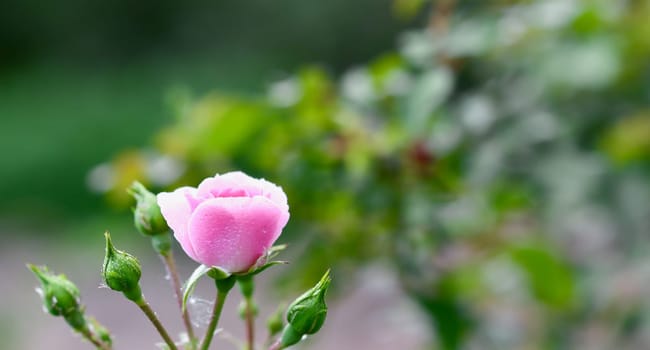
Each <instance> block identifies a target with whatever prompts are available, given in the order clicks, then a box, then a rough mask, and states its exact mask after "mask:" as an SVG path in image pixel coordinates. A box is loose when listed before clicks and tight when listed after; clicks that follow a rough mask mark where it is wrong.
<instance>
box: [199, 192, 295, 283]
mask: <svg viewBox="0 0 650 350" xmlns="http://www.w3.org/2000/svg"><path fill="white" fill-rule="evenodd" d="M288 220H289V213H288V212H287V211H283V210H282V209H280V208H279V207H278V206H277V205H276V204H274V203H273V202H271V200H269V199H268V198H266V197H263V196H256V197H253V198H247V197H236V198H232V197H231V198H213V199H209V200H206V201H204V202H203V203H201V204H200V205H199V206H198V207H197V208H196V210H195V211H194V213H193V214H192V216H191V218H190V223H189V226H188V228H189V232H190V235H189V236H190V241H191V243H192V246H193V247H195V252H196V256H197V258H198V259H197V261H199V262H201V263H203V264H205V265H208V266H218V267H220V268H222V269H225V270H226V271H229V272H232V273H236V272H243V271H246V270H248V269H249V268H250V267H252V266H253V264H255V262H256V261H257V259H259V258H260V257H261V256H262V255H263V254H264V253H265V252H266V250H267V249H268V248H269V247H271V245H272V244H273V243H274V242H275V240H277V238H278V237H279V236H280V233H281V232H282V228H284V226H285V225H286V223H287V221H288Z"/></svg>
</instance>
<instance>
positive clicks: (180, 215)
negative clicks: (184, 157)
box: [157, 187, 199, 260]
mask: <svg viewBox="0 0 650 350" xmlns="http://www.w3.org/2000/svg"><path fill="white" fill-rule="evenodd" d="M157 200H158V205H159V206H160V212H161V213H162V215H163V217H164V218H165V221H167V225H169V227H170V228H171V229H172V231H174V237H175V238H176V240H177V241H178V242H179V243H180V245H181V247H182V248H183V250H184V251H185V253H187V255H189V256H190V257H191V258H192V259H194V260H196V253H195V252H194V247H192V243H191V242H190V239H189V235H188V231H187V225H188V222H189V220H190V217H191V215H192V211H193V210H194V209H195V208H196V206H197V205H198V204H199V201H198V200H197V199H196V189H194V188H192V187H181V188H178V189H176V190H175V191H174V192H161V193H159V194H158V196H157Z"/></svg>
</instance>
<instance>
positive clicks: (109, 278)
mask: <svg viewBox="0 0 650 350" xmlns="http://www.w3.org/2000/svg"><path fill="white" fill-rule="evenodd" d="M104 235H105V237H106V256H105V257H104V266H103V269H102V278H103V279H104V283H106V285H107V286H108V287H109V288H110V289H112V290H114V291H118V292H122V293H123V294H124V296H125V297H127V299H129V300H131V301H134V302H136V303H137V302H139V301H141V300H142V291H141V289H140V276H142V270H141V269H140V262H138V259H136V258H135V257H134V256H133V255H131V254H128V253H125V252H123V251H121V250H117V249H115V246H113V242H112V241H111V234H110V233H108V232H106V233H105V234H104Z"/></svg>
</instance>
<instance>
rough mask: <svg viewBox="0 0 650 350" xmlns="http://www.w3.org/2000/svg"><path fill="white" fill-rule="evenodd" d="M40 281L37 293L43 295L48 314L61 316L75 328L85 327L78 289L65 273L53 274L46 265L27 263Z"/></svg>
mask: <svg viewBox="0 0 650 350" xmlns="http://www.w3.org/2000/svg"><path fill="white" fill-rule="evenodd" d="M27 266H28V267H29V269H30V270H32V272H33V273H34V274H35V275H36V277H37V278H38V279H39V280H40V281H41V289H40V290H39V293H40V294H41V296H42V297H43V306H44V307H45V309H46V310H47V312H49V313H50V314H52V315H54V316H62V317H63V318H64V319H65V320H66V322H68V324H69V325H70V326H71V327H72V328H73V329H75V330H78V331H81V330H82V329H84V328H85V327H86V322H85V319H84V316H83V310H82V307H81V304H80V294H79V289H78V288H77V286H75V285H74V283H72V282H70V280H68V279H67V278H66V277H65V275H54V274H52V273H50V272H49V271H48V270H47V268H46V267H42V268H39V267H37V266H34V265H31V264H29V265H27Z"/></svg>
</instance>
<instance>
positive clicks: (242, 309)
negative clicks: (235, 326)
mask: <svg viewBox="0 0 650 350" xmlns="http://www.w3.org/2000/svg"><path fill="white" fill-rule="evenodd" d="M249 307H250V308H251V311H252V313H253V316H257V314H258V312H259V307H258V306H257V303H255V301H254V300H252V299H250V300H248V301H246V300H242V301H240V302H239V306H238V307H237V313H238V314H239V317H240V318H241V319H242V320H245V319H246V314H247V313H248V308H249Z"/></svg>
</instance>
